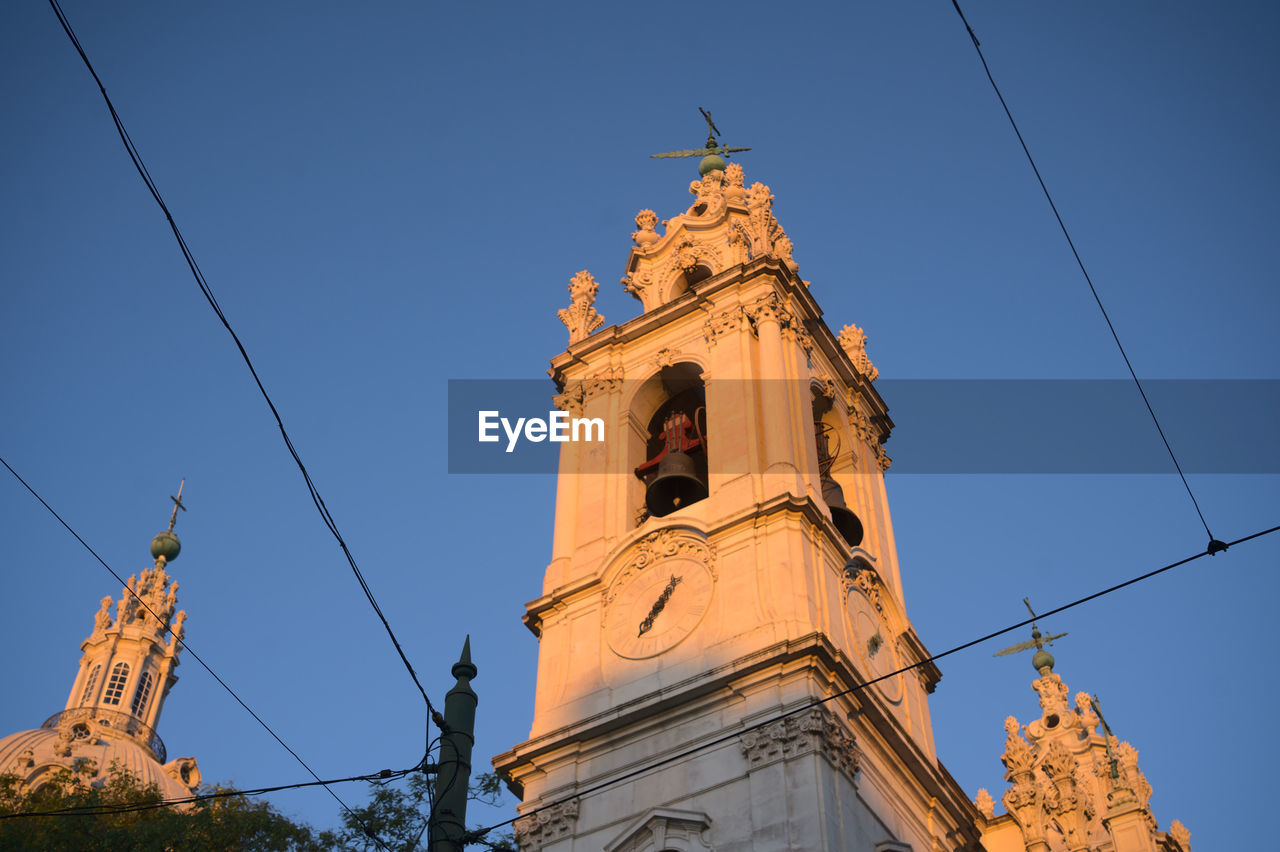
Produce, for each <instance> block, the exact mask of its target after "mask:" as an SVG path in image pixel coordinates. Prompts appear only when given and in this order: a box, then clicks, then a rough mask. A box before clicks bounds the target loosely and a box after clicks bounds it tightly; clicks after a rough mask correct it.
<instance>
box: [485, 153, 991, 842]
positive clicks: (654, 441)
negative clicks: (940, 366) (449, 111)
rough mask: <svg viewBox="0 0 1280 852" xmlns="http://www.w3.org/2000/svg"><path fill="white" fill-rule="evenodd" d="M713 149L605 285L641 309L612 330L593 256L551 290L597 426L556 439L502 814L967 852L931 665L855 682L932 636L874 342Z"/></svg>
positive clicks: (555, 832) (590, 828)
mask: <svg viewBox="0 0 1280 852" xmlns="http://www.w3.org/2000/svg"><path fill="white" fill-rule="evenodd" d="M712 142H714V139H713V140H712ZM708 147H709V148H711V147H713V146H712V145H710V144H709V146H708ZM723 151H724V149H720V150H719V151H712V152H711V153H709V155H708V156H707V157H705V158H704V159H703V160H702V163H701V167H700V169H699V178H698V180H695V181H693V183H692V184H691V185H690V187H689V191H690V193H691V194H692V195H693V196H694V201H693V204H692V206H690V207H689V209H688V210H686V211H685V212H684V213H681V214H679V215H677V216H675V217H673V218H672V219H670V220H669V221H665V222H662V223H661V226H660V225H659V221H658V216H657V215H656V214H655V213H654V212H653V211H651V210H642V211H640V213H639V214H638V215H637V216H636V225H637V227H638V230H636V231H635V232H634V233H633V234H632V235H631V236H632V240H633V242H634V247H632V248H631V251H630V255H629V256H628V258H627V261H626V274H625V277H623V279H622V284H623V286H624V287H625V288H626V290H627V292H629V293H631V294H632V295H633V296H634V297H635V298H636V299H638V300H639V301H640V303H641V306H642V312H641V314H640V316H638V317H636V318H634V319H631V320H629V321H627V322H624V323H622V324H620V325H612V326H609V327H607V328H601V326H602V325H603V324H604V318H603V317H602V316H600V315H599V314H598V313H597V311H596V310H595V308H594V307H593V303H594V300H595V296H596V292H597V289H598V285H597V283H596V281H595V279H594V278H593V277H592V276H591V275H590V274H589V273H588V272H586V271H583V272H581V273H579V274H578V275H576V276H574V277H573V279H572V281H571V282H570V285H569V291H570V297H571V305H570V306H569V307H567V308H565V309H564V310H562V311H560V318H561V320H563V321H564V323H565V325H566V326H567V327H568V329H569V346H568V349H567V350H566V351H565V352H563V353H561V354H560V355H557V356H556V357H555V358H554V359H552V362H551V371H550V372H551V375H552V377H553V378H554V380H555V382H556V384H557V385H558V387H559V388H560V391H561V392H560V394H559V396H557V397H556V405H557V406H558V407H559V408H561V409H564V410H565V411H567V412H569V414H570V415H571V416H572V417H575V418H589V419H596V418H598V419H599V420H600V421H602V422H603V423H604V425H605V440H604V441H603V442H602V443H587V442H581V443H574V442H567V443H564V444H562V449H561V455H560V462H559V480H558V484H557V492H556V510H555V531H554V542H553V547H552V561H551V563H550V565H549V566H548V567H547V570H546V575H545V578H544V582H543V588H542V595H541V596H540V597H538V598H536V599H535V600H533V601H531V602H529V603H528V604H527V607H526V610H527V613H526V615H525V623H526V625H527V626H528V627H529V629H530V630H531V631H532V632H533V633H534V634H535V635H536V636H537V637H538V639H539V643H540V645H539V658H538V678H537V697H536V700H535V706H534V717H533V724H532V729H531V731H530V734H529V738H528V740H527V741H526V742H524V743H521V744H520V745H518V746H516V747H515V748H513V749H511V750H510V751H508V752H506V753H505V754H502V755H499V756H498V757H496V758H495V759H494V765H495V767H496V768H497V769H498V771H499V772H500V773H501V774H502V775H503V776H505V777H506V778H507V779H508V780H509V784H510V786H511V787H512V789H513V790H514V791H515V792H516V793H517V795H519V796H520V798H521V799H522V800H523V802H522V804H521V806H520V810H521V812H522V813H524V814H527V816H525V817H522V818H521V819H520V820H519V821H518V822H517V824H516V833H517V837H518V839H519V842H520V844H521V848H522V849H525V850H547V852H570V850H575V852H585V850H593V851H594V850H600V849H605V850H610V852H615V851H616V852H621V850H635V852H639V851H640V850H655V852H656V850H706V849H715V850H719V852H735V850H744V851H745V850H762V851H763V850H784V849H793V850H867V852H871V850H906V849H916V850H924V849H944V848H945V849H948V850H956V849H976V848H978V846H977V844H978V832H977V829H976V828H975V822H976V820H977V818H978V815H977V811H976V810H975V808H974V806H973V805H972V804H971V803H970V802H969V801H968V799H967V797H966V796H965V795H964V794H963V793H962V792H961V791H960V790H959V788H958V787H957V785H956V783H955V782H954V781H953V780H952V778H951V777H950V775H949V774H948V773H947V772H946V770H945V769H944V768H943V767H942V766H941V765H940V764H939V763H938V760H937V756H936V754H935V751H934V744H933V737H932V729H931V724H930V720H929V709H928V701H927V697H928V694H929V693H930V692H931V691H932V690H933V688H934V685H935V684H936V683H937V681H938V678H939V677H940V674H939V672H938V670H937V669H936V668H935V667H934V666H933V665H932V664H929V663H926V664H924V665H922V666H920V667H919V668H916V669H914V670H912V671H909V672H905V673H900V674H896V675H892V676H891V677H886V678H885V679H883V680H880V681H879V682H877V683H875V684H873V685H869V686H866V687H865V688H859V687H861V686H862V685H864V684H867V683H868V682H869V681H872V680H874V679H876V678H879V677H883V676H886V675H891V674H892V673H893V672H895V671H896V670H898V669H900V668H902V667H904V666H907V665H910V664H913V663H919V662H921V661H923V660H925V659H927V657H928V653H927V651H926V650H925V648H924V646H923V645H922V644H921V642H920V640H919V638H918V637H917V636H916V633H915V631H914V630H913V629H912V626H911V623H910V621H909V620H908V619H907V616H906V611H905V609H904V605H903V595H902V583H901V579H900V576H899V567H898V560H897V554H896V550H895V545H894V538H893V527H892V524H891V522H890V516H889V508H888V503H887V500H886V495H885V486H884V470H885V469H886V468H887V467H888V466H889V458H888V457H887V456H886V455H885V453H884V450H883V448H882V446H881V445H882V444H883V442H884V441H885V440H886V439H887V438H888V437H889V432H890V429H891V428H892V423H891V422H890V420H889V417H888V408H887V406H886V404H885V401H884V400H883V399H881V397H880V394H879V393H878V392H877V391H876V388H875V385H874V382H875V380H876V377H877V371H876V368H875V367H874V366H872V364H871V362H870V361H869V360H868V358H867V354H866V348H865V343H866V338H865V336H864V335H863V333H862V331H861V330H860V329H859V328H857V327H856V326H852V325H849V326H845V327H844V329H843V330H842V331H840V332H839V333H838V334H837V333H833V332H832V331H831V330H830V329H829V328H828V326H827V324H826V323H825V322H824V321H823V319H822V311H821V309H820V308H819V307H818V303H817V301H816V299H815V298H814V292H813V290H811V288H810V282H808V281H805V280H803V279H802V278H801V277H800V275H799V268H798V266H797V264H796V262H795V259H794V258H793V247H792V242H791V240H790V238H788V237H787V235H786V234H785V233H784V231H783V229H782V227H781V225H780V224H779V223H778V220H777V219H776V218H775V217H774V215H773V199H774V196H773V194H772V193H771V192H770V190H769V187H767V186H765V185H763V184H761V183H754V184H752V185H750V186H749V187H748V186H747V185H746V183H745V181H744V177H743V171H742V168H741V166H739V165H738V164H736V163H734V164H727V163H726V162H725V160H724V159H722V158H721V157H720V156H719V153H722V152H723ZM660 227H662V228H664V230H661V231H660V230H659V228H660ZM813 289H814V290H816V289H819V287H818V285H815V286H814V288H813ZM851 689H852V690H855V691H852V692H849V693H848V694H845V695H840V696H839V697H836V698H834V700H831V701H827V702H825V703H818V702H821V701H822V700H823V699H827V698H830V697H832V696H837V695H838V694H839V693H843V692H845V691H846V690H851ZM787 714H790V715H787ZM779 717H783V718H779ZM699 746H705V747H704V748H701V749H699V750H697V751H695V752H693V753H691V754H689V755H687V756H683V757H679V759H675V758H677V757H678V756H680V755H683V754H684V753H685V752H686V751H689V750H690V749H693V748H695V747H699ZM664 760H667V761H668V762H667V763H661V762H662V761H664ZM655 764H661V765H659V766H658V767H657V768H652V769H649V768H647V767H652V766H654V765H655ZM611 782H617V783H611ZM601 785H606V786H603V787H602V786H601ZM596 788H599V789H596ZM562 800H563V803H561V804H558V805H556V806H555V807H552V808H548V809H545V810H537V809H538V808H540V807H542V806H544V805H546V804H548V803H552V802H560V801H562Z"/></svg>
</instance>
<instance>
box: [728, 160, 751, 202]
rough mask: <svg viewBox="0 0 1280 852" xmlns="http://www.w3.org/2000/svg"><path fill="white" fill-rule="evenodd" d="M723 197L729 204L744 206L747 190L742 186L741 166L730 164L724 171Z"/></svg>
mask: <svg viewBox="0 0 1280 852" xmlns="http://www.w3.org/2000/svg"><path fill="white" fill-rule="evenodd" d="M724 197H725V200H726V201H728V202H729V203H730V204H738V205H741V204H744V203H745V202H746V198H747V190H746V188H745V187H744V186H743V174H742V166H741V165H740V164H738V163H730V164H729V165H727V166H725V169H724Z"/></svg>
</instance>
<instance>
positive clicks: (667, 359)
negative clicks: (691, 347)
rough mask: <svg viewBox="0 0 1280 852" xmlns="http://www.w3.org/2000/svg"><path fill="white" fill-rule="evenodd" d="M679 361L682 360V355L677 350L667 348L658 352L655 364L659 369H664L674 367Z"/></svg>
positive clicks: (654, 360)
mask: <svg viewBox="0 0 1280 852" xmlns="http://www.w3.org/2000/svg"><path fill="white" fill-rule="evenodd" d="M678 360H680V353H679V352H678V351H677V350H675V349H671V348H666V349H661V350H659V351H658V354H657V355H656V356H655V357H654V359H653V362H654V363H655V364H657V365H658V368H659V369H661V368H663V367H670V366H672V365H673V364H675V363H676V361H678Z"/></svg>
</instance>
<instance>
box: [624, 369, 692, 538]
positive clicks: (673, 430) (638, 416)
mask: <svg viewBox="0 0 1280 852" xmlns="http://www.w3.org/2000/svg"><path fill="white" fill-rule="evenodd" d="M701 374H702V368H701V367H699V366H698V365H697V364H693V363H690V362H682V363H679V364H673V365H671V366H669V367H664V368H663V369H662V370H661V371H660V372H659V373H658V375H656V376H654V377H652V378H651V379H649V381H648V382H646V383H645V386H644V387H642V388H641V390H640V392H639V393H638V394H637V395H636V398H635V401H634V402H633V404H632V407H631V417H632V424H633V428H634V429H635V431H636V432H637V440H636V442H635V452H634V454H633V458H634V459H635V467H634V468H633V470H634V473H635V476H636V479H637V480H638V482H639V483H640V484H641V489H640V494H639V501H638V502H639V505H638V506H637V522H638V523H641V522H643V521H644V519H645V518H648V517H655V518H660V517H664V516H666V515H669V514H671V513H672V512H677V511H679V510H680V509H683V508H685V507H687V506H690V505H692V504H693V503H697V502H698V501H699V500H703V499H705V498H706V497H707V494H708V489H707V482H708V479H707V469H708V466H707V437H706V435H707V408H706V405H707V394H706V386H705V385H704V384H703V381H702V377H701Z"/></svg>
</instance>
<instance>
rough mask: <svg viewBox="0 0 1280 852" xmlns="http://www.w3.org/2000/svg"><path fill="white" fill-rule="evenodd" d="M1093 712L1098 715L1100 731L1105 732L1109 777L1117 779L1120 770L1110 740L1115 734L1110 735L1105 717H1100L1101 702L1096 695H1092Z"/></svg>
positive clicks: (1109, 728) (1109, 727)
mask: <svg viewBox="0 0 1280 852" xmlns="http://www.w3.org/2000/svg"><path fill="white" fill-rule="evenodd" d="M1093 712H1095V713H1097V714H1098V721H1099V722H1101V723H1102V730H1103V731H1105V732H1106V734H1107V736H1106V738H1105V739H1106V742H1107V761H1108V762H1109V763H1110V764H1111V777H1112V778H1119V777H1120V769H1119V766H1118V761H1117V760H1116V756H1115V753H1114V752H1113V751H1112V750H1111V740H1112V738H1113V737H1114V736H1115V734H1113V733H1111V726H1110V725H1108V724H1107V717H1106V716H1103V715H1102V702H1101V701H1099V700H1098V693H1096V692H1095V693H1094V694H1093Z"/></svg>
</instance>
